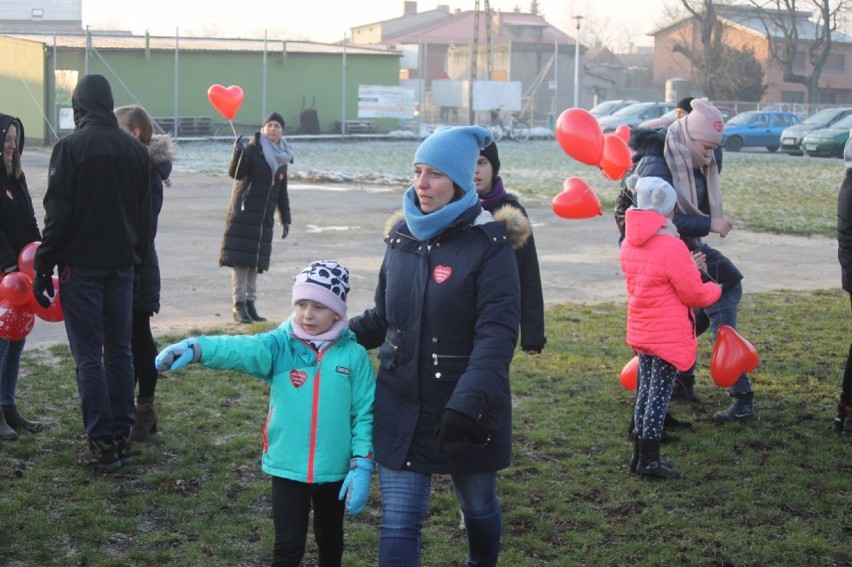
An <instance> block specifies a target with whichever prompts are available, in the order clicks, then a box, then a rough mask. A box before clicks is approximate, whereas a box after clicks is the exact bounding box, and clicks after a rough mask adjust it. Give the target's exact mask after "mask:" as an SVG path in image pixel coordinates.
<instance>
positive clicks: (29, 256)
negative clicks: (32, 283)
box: [18, 240, 41, 279]
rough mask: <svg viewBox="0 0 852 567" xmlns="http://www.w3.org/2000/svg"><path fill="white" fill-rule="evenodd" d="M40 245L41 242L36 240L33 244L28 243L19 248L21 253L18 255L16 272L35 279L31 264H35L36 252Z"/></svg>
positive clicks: (33, 268)
mask: <svg viewBox="0 0 852 567" xmlns="http://www.w3.org/2000/svg"><path fill="white" fill-rule="evenodd" d="M40 245H41V242H39V241H38V240H36V241H35V242H30V243H29V244H27V245H26V246H24V247H23V248H21V253H20V254H18V270H19V271H21V272H23V273H25V274H27V275H28V276H29V277H30V278H31V279H32V278H33V277H35V267H34V266H33V263H34V262H35V255H36V250H38V247H39V246H40Z"/></svg>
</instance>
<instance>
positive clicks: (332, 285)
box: [293, 260, 349, 319]
mask: <svg viewBox="0 0 852 567" xmlns="http://www.w3.org/2000/svg"><path fill="white" fill-rule="evenodd" d="M348 293H349V270H347V269H346V267H345V266H343V265H342V264H338V263H337V262H333V261H331V260H319V261H317V262H311V263H310V264H309V265H308V266H306V267H305V268H304V269H303V270H302V271H301V272H299V274H298V275H297V276H296V283H295V284H293V305H296V302H297V301H300V300H303V299H309V300H311V301H316V302H317V303H322V304H323V305H325V306H326V307H328V308H329V309H331V310H332V311H334V312H335V313H337V314H338V315H340V316H341V317H343V318H344V319H345V318H346V294H348Z"/></svg>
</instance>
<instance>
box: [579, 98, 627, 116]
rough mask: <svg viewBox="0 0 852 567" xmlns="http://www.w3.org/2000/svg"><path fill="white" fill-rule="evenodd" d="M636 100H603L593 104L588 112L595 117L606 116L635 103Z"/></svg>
mask: <svg viewBox="0 0 852 567" xmlns="http://www.w3.org/2000/svg"><path fill="white" fill-rule="evenodd" d="M637 102H639V101H638V100H629V99H615V100H605V101H603V102H602V103H600V104H596V105H595V106H593V107H592V109H591V110H590V111H589V112H590V113H591V114H592V116H594V117H595V118H600V117H601V116H608V115H610V114H612V113H613V112H618V111H619V110H621V109H622V108H624V107H626V106H630V105H631V104H636V103H637Z"/></svg>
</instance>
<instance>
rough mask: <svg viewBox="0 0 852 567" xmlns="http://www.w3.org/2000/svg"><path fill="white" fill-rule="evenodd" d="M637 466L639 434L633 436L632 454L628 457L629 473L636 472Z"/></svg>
mask: <svg viewBox="0 0 852 567" xmlns="http://www.w3.org/2000/svg"><path fill="white" fill-rule="evenodd" d="M638 466H639V436H634V437H633V456H632V457H630V474H636V467H638Z"/></svg>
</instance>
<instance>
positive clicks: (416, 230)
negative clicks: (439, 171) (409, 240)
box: [402, 185, 479, 242]
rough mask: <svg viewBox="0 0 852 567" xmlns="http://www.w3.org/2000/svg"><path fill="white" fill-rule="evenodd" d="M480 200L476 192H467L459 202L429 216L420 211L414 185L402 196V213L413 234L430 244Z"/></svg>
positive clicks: (451, 203)
mask: <svg viewBox="0 0 852 567" xmlns="http://www.w3.org/2000/svg"><path fill="white" fill-rule="evenodd" d="M478 200H479V199H478V197H477V196H476V191H466V192H465V193H464V195H462V197H461V198H460V199H459V200H458V201H452V202H450V203H447V204H446V205H444V206H443V207H442V208H440V209H438V210H437V211H435V212H433V213H428V214H427V213H424V212H423V211H421V210H420V205H418V204H417V192H416V191H415V190H414V185H412V186H411V187H409V188H408V189H407V190H406V191H405V193H404V194H403V196H402V212H403V214H404V215H405V222H406V224H407V225H408V229H409V230H410V231H411V234H413V235H414V236H415V237H416V238H417V239H418V240H421V241H423V242H429V241H430V240H432V239H433V238H435V236H437V235H438V234H439V233H440V232H441V231H442V230H444V229H445V228H447V227H448V226H450V224H451V223H452V222H453V221H454V220H456V219H457V218H459V216H460V215H461V214H462V213H463V212H465V211H466V210H468V209H469V208H471V207H472V206H474V205H476V203H477V202H478Z"/></svg>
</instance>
